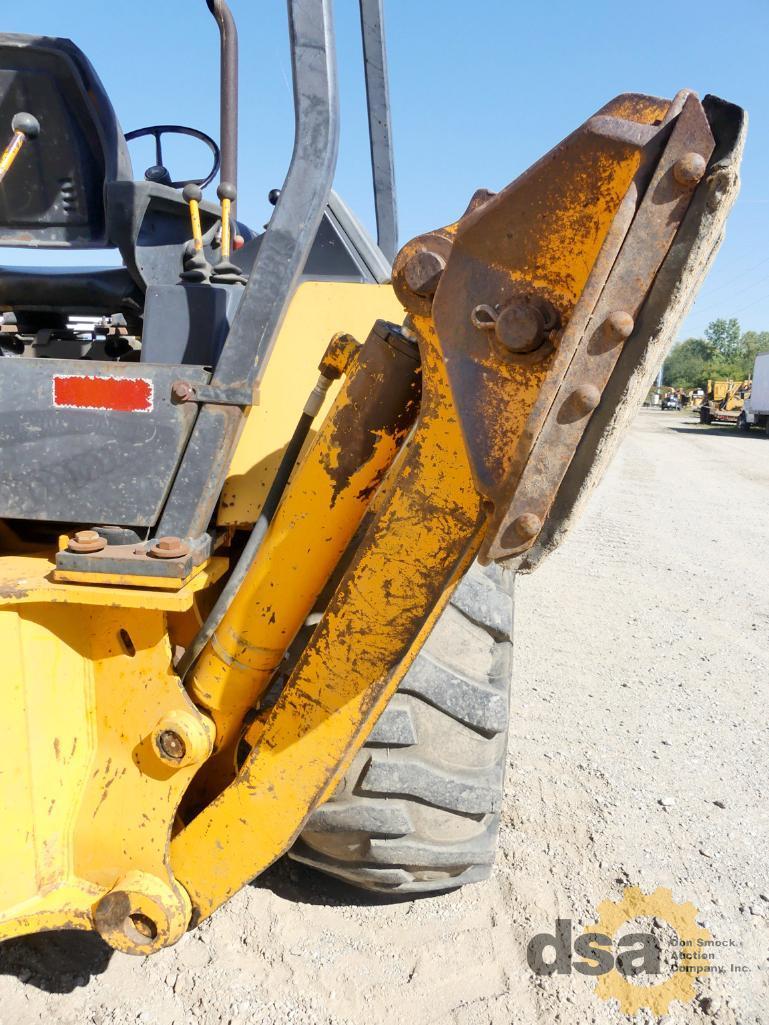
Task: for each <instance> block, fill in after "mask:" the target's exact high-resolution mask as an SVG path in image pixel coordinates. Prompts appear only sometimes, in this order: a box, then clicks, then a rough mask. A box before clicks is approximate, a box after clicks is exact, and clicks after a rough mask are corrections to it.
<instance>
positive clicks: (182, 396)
mask: <svg viewBox="0 0 769 1025" xmlns="http://www.w3.org/2000/svg"><path fill="white" fill-rule="evenodd" d="M194 395H195V389H194V388H193V387H192V385H191V384H189V383H188V382H187V381H174V383H173V384H172V385H171V398H172V399H173V400H174V401H175V402H189V401H190V399H191V398H193V396H194Z"/></svg>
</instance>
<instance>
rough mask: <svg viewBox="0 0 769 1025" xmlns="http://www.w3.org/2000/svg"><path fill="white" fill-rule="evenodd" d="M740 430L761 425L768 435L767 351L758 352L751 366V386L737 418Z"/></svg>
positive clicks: (768, 358)
mask: <svg viewBox="0 0 769 1025" xmlns="http://www.w3.org/2000/svg"><path fill="white" fill-rule="evenodd" d="M737 426H738V427H739V428H740V430H741V431H749V430H750V428H751V427H763V429H764V430H765V431H766V433H767V435H769V352H759V353H758V355H757V356H756V362H755V364H754V366H753V387H752V389H751V392H750V395H749V396H748V397H747V399H746V400H745V405H744V406H743V409H742V412H741V413H740V416H739V419H738V420H737Z"/></svg>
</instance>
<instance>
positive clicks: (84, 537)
mask: <svg viewBox="0 0 769 1025" xmlns="http://www.w3.org/2000/svg"><path fill="white" fill-rule="evenodd" d="M106 547H107V542H106V541H105V539H104V538H103V537H102V536H101V535H100V534H98V533H97V532H96V531H95V530H78V531H77V533H76V534H75V536H74V537H73V538H72V540H71V541H70V543H69V544H68V545H67V548H68V550H69V551H70V552H76V553H77V554H78V555H88V554H90V553H92V552H101V551H103V549H105V548H106Z"/></svg>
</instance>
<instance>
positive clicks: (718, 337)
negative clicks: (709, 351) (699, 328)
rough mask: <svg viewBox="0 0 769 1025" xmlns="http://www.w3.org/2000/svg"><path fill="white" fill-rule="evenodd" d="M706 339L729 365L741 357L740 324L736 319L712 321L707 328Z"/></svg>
mask: <svg viewBox="0 0 769 1025" xmlns="http://www.w3.org/2000/svg"><path fill="white" fill-rule="evenodd" d="M705 338H706V339H707V341H709V342H710V344H711V345H712V346H713V349H714V350H715V352H716V353H717V354H718V355H719V356H720V357H721V358H722V359H723V360H724V361H725V362H727V363H729V362H731V361H733V360H735V359H737V358H738V357H739V355H740V323H739V321H738V320H737V318H736V317H731V318H730V319H729V320H723V319H720V320H712V321H711V322H710V323H709V324H708V326H707V327H706V328H705Z"/></svg>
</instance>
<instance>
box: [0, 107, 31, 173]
mask: <svg viewBox="0 0 769 1025" xmlns="http://www.w3.org/2000/svg"><path fill="white" fill-rule="evenodd" d="M11 129H12V131H13V138H12V139H11V141H10V142H9V143H8V145H7V146H6V147H5V149H4V150H3V155H2V156H0V182H2V180H3V178H5V176H6V174H7V173H8V172H9V171H10V169H11V167H12V166H13V162H14V160H15V159H16V157H17V156H18V155H19V153H21V150H22V147H23V146H24V143H25V142H27V141H28V140H30V139H36V138H37V137H38V135H39V134H40V122H39V121H38V120H37V118H36V117H34V116H33V115H32V114H25V113H24V112H20V113H18V114H16V115H15V117H14V119H13V121H11Z"/></svg>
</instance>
